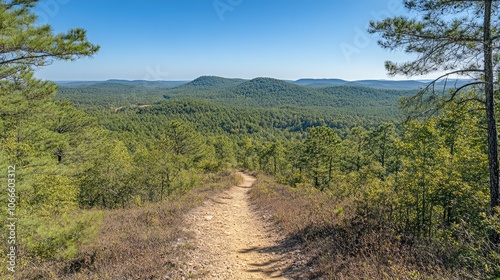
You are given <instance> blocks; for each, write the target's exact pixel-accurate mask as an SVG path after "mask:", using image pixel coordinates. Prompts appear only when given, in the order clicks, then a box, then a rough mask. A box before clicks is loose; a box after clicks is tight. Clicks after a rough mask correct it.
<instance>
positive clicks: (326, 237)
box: [251, 175, 477, 279]
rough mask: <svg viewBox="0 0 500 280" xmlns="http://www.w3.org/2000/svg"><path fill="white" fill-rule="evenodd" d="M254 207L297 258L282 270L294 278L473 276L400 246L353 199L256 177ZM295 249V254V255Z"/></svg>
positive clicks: (283, 248) (287, 251)
mask: <svg viewBox="0 0 500 280" xmlns="http://www.w3.org/2000/svg"><path fill="white" fill-rule="evenodd" d="M251 197H252V203H253V204H254V206H255V209H257V210H258V211H262V215H263V216H266V217H269V219H270V220H271V221H272V222H274V223H275V224H276V227H277V228H279V229H280V230H281V232H282V234H283V236H284V238H283V240H282V244H281V245H280V246H278V247H279V248H274V249H276V250H277V251H279V252H280V253H282V254H288V255H290V254H291V255H292V256H293V257H295V258H297V260H295V261H294V262H293V264H292V265H290V266H289V267H288V268H287V269H286V274H287V276H288V277H291V278H294V279H467V278H468V279H477V275H469V274H467V272H465V271H450V270H447V268H446V264H444V263H442V262H441V261H440V260H439V258H436V257H434V256H432V255H429V253H430V252H432V250H427V249H429V248H428V247H429V246H427V247H425V246H416V244H412V246H410V245H408V244H403V243H402V242H401V241H400V240H398V238H397V236H396V235H395V234H393V232H391V230H389V229H385V228H382V227H380V226H377V223H376V222H372V221H367V220H363V218H362V217H361V216H359V215H357V214H356V211H355V208H354V206H353V203H352V202H349V201H338V200H337V199H335V198H334V197H333V196H332V195H331V194H328V193H324V192H320V191H317V190H316V189H314V188H311V187H305V186H304V187H297V188H292V187H289V186H285V185H281V184H278V183H274V181H273V179H272V178H271V177H266V176H263V175H259V176H258V181H257V183H256V185H255V188H254V189H252V191H251ZM296 252H300V253H299V254H297V253H296Z"/></svg>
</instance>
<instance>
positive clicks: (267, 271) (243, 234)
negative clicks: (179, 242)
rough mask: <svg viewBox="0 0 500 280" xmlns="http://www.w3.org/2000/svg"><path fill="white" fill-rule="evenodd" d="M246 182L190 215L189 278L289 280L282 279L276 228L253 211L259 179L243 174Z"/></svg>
mask: <svg viewBox="0 0 500 280" xmlns="http://www.w3.org/2000/svg"><path fill="white" fill-rule="evenodd" d="M240 175H241V176H243V178H244V182H243V183H242V184H240V185H239V186H235V187H232V188H231V189H229V190H228V191H225V192H224V193H222V194H220V195H218V196H216V197H214V198H212V199H210V200H208V201H206V202H204V204H203V205H202V206H201V207H199V208H197V209H195V210H193V211H192V212H190V213H188V215H187V219H186V222H187V226H186V227H187V230H188V231H190V232H192V233H193V234H194V240H192V241H190V242H189V243H190V244H192V246H194V248H193V250H190V251H191V252H190V261H189V263H188V264H187V265H188V267H189V271H187V272H186V271H185V273H186V275H188V277H192V278H198V279H242V280H243V279H286V278H284V277H282V276H281V272H280V268H281V267H283V264H284V262H286V260H284V259H283V258H282V256H280V255H278V254H276V253H274V252H273V250H272V247H273V246H275V245H276V241H277V240H276V239H275V238H274V237H273V236H274V234H273V232H272V228H271V226H270V225H269V224H267V223H266V222H265V221H263V219H261V218H260V217H258V215H257V214H256V213H255V212H254V211H253V210H252V209H251V207H250V205H249V202H248V191H249V189H250V188H251V186H252V184H253V183H254V181H255V178H253V177H251V176H249V175H246V174H243V173H241V174H240Z"/></svg>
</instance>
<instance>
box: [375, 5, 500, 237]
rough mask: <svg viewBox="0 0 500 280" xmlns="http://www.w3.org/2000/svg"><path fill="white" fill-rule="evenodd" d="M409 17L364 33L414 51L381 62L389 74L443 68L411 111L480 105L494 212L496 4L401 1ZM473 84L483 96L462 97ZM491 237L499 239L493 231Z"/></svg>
mask: <svg viewBox="0 0 500 280" xmlns="http://www.w3.org/2000/svg"><path fill="white" fill-rule="evenodd" d="M404 4H405V7H406V8H407V9H408V11H409V12H410V14H411V15H415V16H414V17H413V18H411V17H407V16H398V17H393V18H387V19H384V20H382V21H379V22H371V23H370V27H369V32H371V33H378V34H380V35H381V39H380V40H379V44H380V45H381V46H382V47H383V48H385V49H389V50H396V49H404V51H405V52H407V53H410V54H414V55H416V59H415V60H413V61H409V62H405V63H394V62H390V61H388V62H386V64H385V66H386V69H387V70H388V72H389V74H390V75H397V74H403V75H407V76H414V75H424V74H428V73H432V72H437V71H445V72H447V74H445V75H442V76H441V77H439V78H438V79H436V80H435V81H434V82H433V83H431V84H430V85H429V86H428V87H427V88H426V89H424V90H422V91H421V92H420V93H418V94H417V95H416V96H414V97H413V98H411V99H409V100H408V103H407V104H406V105H407V106H408V107H409V108H413V109H418V110H416V111H415V112H419V113H433V112H435V111H436V109H440V108H441V107H442V106H443V105H444V103H446V101H455V102H469V101H477V102H480V103H481V104H483V106H484V108H485V111H486V115H485V117H486V121H487V131H488V133H487V134H488V136H487V138H488V163H489V173H490V206H491V213H492V214H494V213H495V212H496V211H498V207H500V184H499V183H500V182H499V162H498V133H497V124H496V120H495V98H494V93H495V86H494V85H495V84H498V77H499V76H498V74H499V73H498V72H499V71H498V70H499V66H500V64H499V63H500V56H499V54H500V53H498V52H497V50H498V49H499V47H500V33H499V32H500V18H499V17H498V13H499V7H500V3H499V1H493V0H478V1H465V0H405V1H404ZM455 74H456V75H460V76H465V75H466V76H469V77H471V78H473V79H474V80H473V81H472V82H470V83H467V84H465V85H461V86H458V87H455V88H454V89H452V90H451V91H449V90H448V89H449V87H448V88H446V87H443V89H442V90H439V91H437V90H436V89H435V85H436V82H437V81H439V80H442V79H444V80H445V81H446V82H448V80H449V78H450V76H451V75H455ZM470 87H476V88H478V89H479V90H480V92H483V93H484V94H478V95H477V96H474V97H473V98H469V97H464V96H463V95H462V92H463V90H464V89H466V88H470ZM493 240H494V242H496V243H500V236H499V235H498V233H496V234H494V236H493Z"/></svg>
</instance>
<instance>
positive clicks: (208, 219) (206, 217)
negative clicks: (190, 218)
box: [205, 216, 214, 221]
mask: <svg viewBox="0 0 500 280" xmlns="http://www.w3.org/2000/svg"><path fill="white" fill-rule="evenodd" d="M213 218H214V216H205V220H207V221H210V220H211V219H213Z"/></svg>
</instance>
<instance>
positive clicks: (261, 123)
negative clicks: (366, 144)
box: [57, 76, 414, 132]
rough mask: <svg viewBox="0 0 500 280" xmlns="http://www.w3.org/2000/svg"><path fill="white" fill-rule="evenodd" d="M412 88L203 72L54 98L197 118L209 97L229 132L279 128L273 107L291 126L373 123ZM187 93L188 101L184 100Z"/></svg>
mask: <svg viewBox="0 0 500 280" xmlns="http://www.w3.org/2000/svg"><path fill="white" fill-rule="evenodd" d="M413 92H414V91H401V90H387V89H374V88H368V87H359V86H331V87H306V86H300V85H296V84H293V83H290V82H286V81H282V80H277V79H272V78H256V79H252V80H242V79H227V78H221V77H215V76H202V77H200V78H198V79H196V80H194V81H191V82H189V83H185V84H182V85H179V86H177V87H173V88H165V87H164V86H162V87H160V86H157V87H154V86H151V84H148V86H144V85H141V84H140V83H132V82H130V83H121V82H120V81H107V82H103V83H97V84H91V85H78V86H60V88H59V92H58V95H57V98H59V99H64V100H69V101H71V102H73V103H75V104H77V105H78V106H79V107H80V108H82V109H84V110H86V111H87V112H90V111H92V114H94V115H96V114H97V115H99V116H100V117H101V118H100V119H101V121H102V122H106V121H105V119H109V118H111V116H109V115H108V113H116V114H130V113H131V112H130V111H129V110H128V109H131V110H132V111H134V112H135V113H137V114H147V115H149V114H155V115H156V114H161V115H163V116H169V118H171V119H186V120H188V121H190V122H196V121H197V119H193V118H192V117H193V116H195V115H196V116H199V115H198V114H199V113H200V112H203V111H204V110H205V109H206V108H208V106H209V105H210V103H212V104H214V105H217V112H218V113H217V114H219V113H220V112H221V111H224V112H231V113H228V114H224V115H226V116H231V119H230V120H226V121H225V122H224V123H225V129H224V130H226V131H228V132H230V131H234V129H235V127H233V124H236V123H238V124H237V125H236V127H237V128H236V129H237V130H238V131H240V130H241V129H243V130H245V131H256V130H258V131H263V130H266V127H267V128H271V127H273V128H278V127H280V126H281V125H277V126H275V125H274V124H272V122H273V120H272V117H271V115H276V114H277V112H279V115H281V116H288V117H285V118H289V121H290V123H286V124H284V125H285V126H286V127H288V128H289V130H290V131H302V130H305V129H307V127H309V126H311V125H312V124H329V126H331V127H336V128H340V127H346V126H353V125H361V124H363V125H364V126H373V125H377V124H380V123H382V122H385V121H395V120H396V121H397V120H400V119H401V117H402V115H401V112H400V110H399V108H398V107H399V99H400V98H401V97H404V96H408V95H410V94H412V93H413ZM186 99H188V100H191V101H190V102H187V103H185V102H182V101H185V100H186ZM179 101H181V103H179ZM194 101H202V102H209V103H198V102H194ZM179 104H184V105H182V106H184V107H186V106H188V107H190V108H189V109H188V110H187V111H186V112H185V113H184V115H185V116H182V115H179V114H173V111H170V110H169V109H168V108H170V109H173V108H174V107H178V106H179ZM97 108H100V109H97ZM144 108H147V109H144ZM136 109H141V110H136ZM257 109H258V110H257ZM269 110H271V111H269ZM242 114H243V115H244V114H252V115H254V116H253V117H252V118H250V119H248V120H247V122H246V123H245V124H241V122H240V121H238V120H241V119H247V118H244V117H243V116H242ZM104 115H106V117H104ZM189 115H191V116H189ZM203 115H205V112H203ZM256 115H258V116H256ZM292 116H294V117H292ZM115 117H116V116H113V118H115ZM262 118H264V119H262ZM294 118H295V119H296V118H299V119H300V121H299V122H296V121H292V120H293V119H294ZM198 120H199V119H198ZM228 123H232V124H231V125H228ZM219 124H220V123H219V122H218V121H217V122H216V123H211V124H206V126H205V129H203V130H209V131H212V132H216V131H218V130H219V129H220V128H216V127H214V126H217V125H219ZM243 127H244V128H243ZM209 128H211V129H209Z"/></svg>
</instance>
